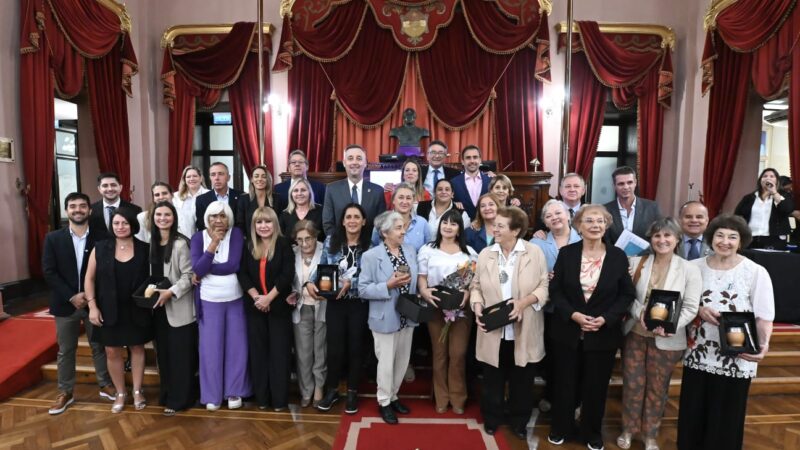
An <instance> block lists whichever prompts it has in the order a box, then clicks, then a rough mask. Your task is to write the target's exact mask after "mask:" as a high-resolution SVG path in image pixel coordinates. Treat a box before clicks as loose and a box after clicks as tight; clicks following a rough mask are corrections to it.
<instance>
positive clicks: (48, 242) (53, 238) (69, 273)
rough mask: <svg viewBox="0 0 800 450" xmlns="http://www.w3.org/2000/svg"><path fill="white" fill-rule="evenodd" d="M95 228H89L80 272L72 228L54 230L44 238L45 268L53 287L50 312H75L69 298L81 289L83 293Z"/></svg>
mask: <svg viewBox="0 0 800 450" xmlns="http://www.w3.org/2000/svg"><path fill="white" fill-rule="evenodd" d="M93 230H94V229H93V228H92V227H89V235H88V236H86V248H85V249H84V251H83V264H81V273H80V274H78V262H77V260H76V259H75V247H74V246H73V245H72V236H71V235H70V232H69V228H68V227H66V228H62V229H60V230H56V231H51V232H50V233H47V236H45V238H44V251H43V252H42V270H43V271H44V279H45V281H47V285H48V286H50V314H52V315H54V316H57V317H67V316H70V315H72V313H74V312H75V307H74V306H72V303H70V302H69V299H70V298H72V296H73V295H75V294H77V293H78V292H83V281H84V278H85V277H86V266H87V265H88V264H89V255H90V254H91V253H92V249H93V248H94V231H93Z"/></svg>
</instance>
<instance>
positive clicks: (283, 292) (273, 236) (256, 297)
mask: <svg viewBox="0 0 800 450" xmlns="http://www.w3.org/2000/svg"><path fill="white" fill-rule="evenodd" d="M294 271H295V269H294V252H293V251H292V244H291V243H290V242H289V240H288V239H286V238H285V237H283V235H282V234H281V229H280V227H279V226H278V216H277V215H275V211H274V210H273V209H272V208H269V207H263V206H262V207H260V208H258V209H256V210H255V211H253V218H252V220H251V224H250V241H249V243H248V246H247V253H246V254H245V255H244V257H243V258H242V267H241V268H240V270H239V283H240V284H241V286H242V290H244V292H245V294H247V295H246V300H245V311H246V316H247V343H248V348H249V352H250V354H251V355H254V357H253V358H251V359H250V378H251V379H252V380H253V391H254V394H255V397H256V402H258V407H259V408H260V409H267V408H268V407H269V406H270V405H271V406H272V407H273V408H274V410H275V411H283V410H284V409H286V408H287V407H288V405H289V368H290V357H291V352H290V349H291V345H290V344H289V343H291V342H292V307H291V306H290V305H289V303H288V302H287V297H288V296H289V294H291V293H292V282H293V281H294Z"/></svg>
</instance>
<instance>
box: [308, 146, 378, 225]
mask: <svg viewBox="0 0 800 450" xmlns="http://www.w3.org/2000/svg"><path fill="white" fill-rule="evenodd" d="M344 167H345V170H346V171H347V178H345V179H344V180H339V181H334V182H333V183H331V184H329V185H328V188H327V189H326V190H325V203H324V204H323V206H322V228H324V229H325V235H326V236H332V235H333V233H334V232H335V231H336V229H337V228H338V227H339V225H340V223H339V221H340V220H341V218H342V211H344V207H345V206H347V205H348V204H350V203H358V204H359V205H361V207H362V208H364V212H366V214H367V217H366V219H367V226H368V227H372V222H373V221H374V220H375V217H376V216H377V215H378V214H380V213H382V212H384V211H386V200H385V198H384V196H383V188H382V187H380V186H378V185H377V184H374V183H370V182H368V181H365V180H364V169H366V168H367V152H366V151H364V149H363V148H362V147H361V146H360V145H349V146H347V148H346V149H345V150H344Z"/></svg>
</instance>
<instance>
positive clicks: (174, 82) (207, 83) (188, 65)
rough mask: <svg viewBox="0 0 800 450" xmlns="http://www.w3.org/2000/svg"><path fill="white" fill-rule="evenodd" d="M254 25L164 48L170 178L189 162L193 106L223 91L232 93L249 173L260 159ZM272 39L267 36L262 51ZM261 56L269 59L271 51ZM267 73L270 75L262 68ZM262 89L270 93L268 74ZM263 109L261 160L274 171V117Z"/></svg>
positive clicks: (243, 24)
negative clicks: (184, 48)
mask: <svg viewBox="0 0 800 450" xmlns="http://www.w3.org/2000/svg"><path fill="white" fill-rule="evenodd" d="M256 27H257V25H256V24H254V23H252V22H239V23H236V24H234V25H233V27H232V28H231V31H230V32H229V33H228V34H227V35H226V36H225V37H224V38H222V39H221V40H220V41H219V42H218V43H216V44H215V45H211V46H209V47H207V48H201V49H199V50H195V51H190V52H178V51H174V50H175V49H173V48H167V49H165V50H164V59H163V66H162V69H161V73H162V74H161V80H162V82H163V84H164V103H165V104H167V106H169V108H170V125H169V126H170V130H169V179H170V182H171V183H173V184H175V185H177V183H178V181H179V179H180V175H181V172H182V170H183V168H184V167H185V166H186V165H188V164H189V163H190V162H191V158H192V142H193V133H194V120H195V109H196V108H197V105H196V104H195V102H198V103H199V104H200V106H201V107H213V105H216V103H217V102H218V101H219V98H220V96H221V94H222V92H221V90H222V89H224V88H228V93H229V95H230V106H231V116H232V118H233V135H234V139H235V141H236V144H237V146H238V148H239V151H240V153H239V156H240V157H241V159H242V163H243V164H244V166H245V170H247V171H248V172H250V171H251V170H252V168H253V167H255V166H256V165H257V164H258V161H259V158H260V155H259V148H258V114H263V112H261V111H262V109H261V106H260V105H261V101H259V99H258V49H257V48H255V50H254V47H253V45H254V42H255V39H256V31H257V29H256ZM267 38H268V36H267ZM271 46H272V44H271V42H270V41H269V39H267V41H266V42H265V43H264V49H265V50H264V51H265V53H267V52H268V51H269V48H271ZM264 59H265V60H266V61H268V60H269V55H268V54H267V55H265V57H264ZM265 75H269V74H268V73H267V72H266V71H265ZM264 92H265V93H267V92H269V77H268V76H265V77H264ZM271 117H272V116H271V115H270V114H264V134H265V138H264V153H265V161H264V164H265V165H266V166H267V167H268V168H269V169H270V170H272V139H271V138H270V137H271V135H272V133H271V129H272V120H271Z"/></svg>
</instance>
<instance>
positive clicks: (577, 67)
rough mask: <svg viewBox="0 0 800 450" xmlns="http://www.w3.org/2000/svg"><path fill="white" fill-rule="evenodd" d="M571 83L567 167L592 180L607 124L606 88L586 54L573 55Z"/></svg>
mask: <svg viewBox="0 0 800 450" xmlns="http://www.w3.org/2000/svg"><path fill="white" fill-rule="evenodd" d="M570 86H571V87H570V108H569V111H570V114H569V154H568V155H567V168H568V171H570V172H576V173H579V174H581V176H583V177H584V178H586V179H588V178H589V175H591V173H592V166H593V165H594V156H595V154H596V153H597V144H598V143H599V142H600V130H601V129H602V127H603V116H604V115H605V111H606V88H605V87H604V86H603V85H602V84H600V82H599V81H597V78H596V77H595V76H594V74H593V73H592V69H591V67H589V62H588V61H587V60H586V56H585V55H584V54H583V53H573V55H572V80H571V83H570Z"/></svg>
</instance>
